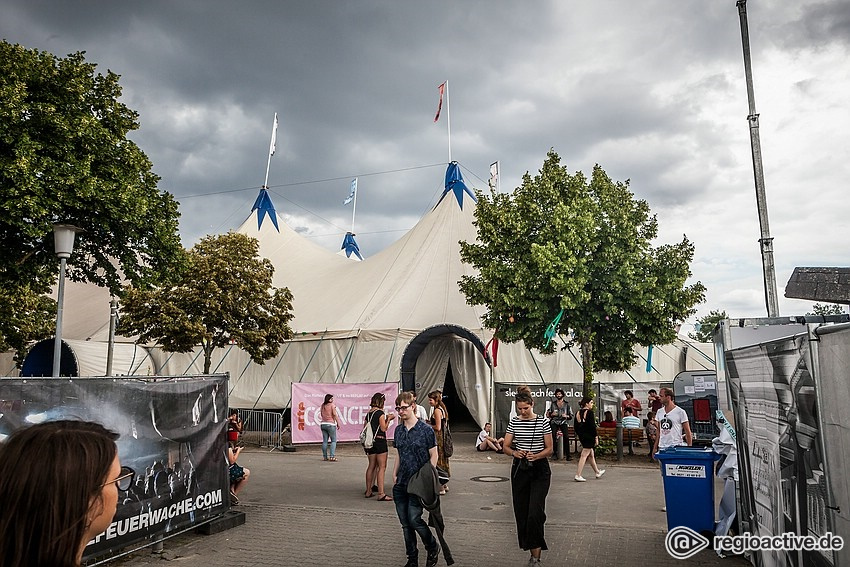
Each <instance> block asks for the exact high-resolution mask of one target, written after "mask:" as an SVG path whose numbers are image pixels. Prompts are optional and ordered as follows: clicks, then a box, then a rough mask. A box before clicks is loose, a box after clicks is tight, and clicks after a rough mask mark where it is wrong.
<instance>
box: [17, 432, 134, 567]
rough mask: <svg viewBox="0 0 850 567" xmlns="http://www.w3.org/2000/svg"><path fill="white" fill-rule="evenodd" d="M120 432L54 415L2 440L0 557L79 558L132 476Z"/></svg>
mask: <svg viewBox="0 0 850 567" xmlns="http://www.w3.org/2000/svg"><path fill="white" fill-rule="evenodd" d="M117 439H118V434H117V433H115V432H113V431H110V430H108V429H106V428H104V427H103V426H102V425H100V424H98V423H91V422H85V421H52V422H46V423H41V424H38V425H33V426H31V427H27V428H25V429H19V430H17V431H15V432H14V433H12V435H10V436H9V437H8V438H7V439H6V440H5V441H4V442H3V443H2V444H0V502H2V503H3V513H2V514H0V564H2V565H3V566H4V567H34V566H37V565H51V566H56V567H77V566H79V565H80V561H81V560H82V556H83V550H84V549H85V547H86V545H87V544H88V542H89V541H91V540H92V539H94V538H95V537H96V536H97V535H98V534H100V533H102V532H103V531H104V530H106V528H108V527H109V524H110V523H112V518H113V517H114V516H115V510H116V507H117V504H118V491H119V490H123V491H126V490H127V489H129V488H130V486H131V485H132V483H133V476H134V475H135V473H134V472H133V470H132V469H130V468H128V467H121V463H120V462H119V461H118V448H117V446H116V445H115V441H116V440H117Z"/></svg>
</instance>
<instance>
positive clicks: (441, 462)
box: [428, 390, 452, 495]
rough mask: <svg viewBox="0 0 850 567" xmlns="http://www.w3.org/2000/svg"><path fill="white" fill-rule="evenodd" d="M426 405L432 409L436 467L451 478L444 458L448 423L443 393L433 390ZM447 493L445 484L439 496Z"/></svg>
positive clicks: (447, 460)
mask: <svg viewBox="0 0 850 567" xmlns="http://www.w3.org/2000/svg"><path fill="white" fill-rule="evenodd" d="M428 404H429V405H430V406H431V408H433V409H432V410H431V422H430V423H431V427H433V428H434V435H436V437H437V467H439V468H441V469H443V470H444V471H446V474H447V475H448V476H449V478H451V476H452V468H451V465H450V464H449V458H448V457H447V456H446V450H445V445H444V441H445V438H446V437H445V435H446V427H448V423H449V410H448V409H446V404H445V403H444V402H443V393H442V392H440V391H439V390H434V391H433V392H431V393H430V394H428ZM448 491H449V483H448V482H446V483H445V484H444V485H443V486H442V488H440V494H442V495H445V494H446V492H448Z"/></svg>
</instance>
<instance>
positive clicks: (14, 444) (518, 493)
mask: <svg viewBox="0 0 850 567" xmlns="http://www.w3.org/2000/svg"><path fill="white" fill-rule="evenodd" d="M427 399H428V405H429V406H430V412H429V414H428V415H426V410H425V408H424V407H423V406H421V405H419V404H418V403H417V401H416V394H415V393H414V392H402V393H400V394H399V395H398V396H397V397H396V399H395V406H394V409H395V413H393V412H392V411H389V408H388V409H385V395H384V394H382V393H376V394H374V395H373V396H372V399H371V401H370V407H369V411H368V412H367V414H366V416H365V418H364V424H363V425H364V426H366V425H367V424H368V426H369V427H371V428H372V431H373V432H374V439H373V441H372V443H371V446H370V447H368V448H364V450H365V453H366V456H367V468H366V475H365V482H366V490H365V492H364V495H365V497H366V498H371V497H374V496H377V497H378V498H377V499H378V500H379V501H386V502H394V504H395V509H396V515H397V516H398V520H399V523H400V525H401V528H402V533H403V537H404V543H405V550H406V554H407V560H408V563H407V567H413V566H414V565H418V556H419V551H418V544H417V541H421V542H422V544H423V545H424V548H425V552H426V556H427V558H426V566H427V567H434V565H436V563H437V560H438V557H439V554H440V551H441V549H442V551H443V552H444V555H445V556H446V558H447V560H448V559H449V557H450V555H449V553H450V552H449V550H448V547H447V545H446V543H445V540H444V537H443V533H442V527H443V521H442V517H441V515H440V507H439V497H440V496H444V495H446V494H447V492H448V486H449V479H450V478H451V464H450V457H451V452H452V444H451V443H452V440H451V436H450V426H449V423H450V422H449V412H448V408H447V407H446V404H445V402H444V401H443V397H442V392H440V391H439V390H435V391H433V392H430V393H429V394H428V397H427ZM594 406H595V403H594V400H593V399H592V398H590V397H584V398H582V399H581V401H580V402H579V405H578V408H577V411H576V412H575V414H573V412H572V410H571V408H570V406H569V403H568V402H567V401H566V400H565V394H564V392H563V390H561V389H558V390H556V391H555V396H554V398H553V399H552V400H551V401H550V403H549V404H548V407H547V408H545V409H544V411H542V412H540V411H538V410H536V409H535V399H534V397H533V396H532V394H531V391H530V390H529V389H528V388H527V387H523V386H520V387H519V388H517V392H516V395H515V397H514V407H515V415H513V416H512V417H511V419H510V421H509V423H508V424H507V427H506V430H505V435H504V437H495V436H494V435H493V431H492V424H490V423H486V424H485V425H484V428H483V429H482V430H481V432H480V434H479V435H478V438H477V439H476V442H475V448H476V450H477V451H480V452H484V451H492V452H494V453H503V454H505V455H506V456H507V457H510V459H511V463H510V482H511V498H512V505H513V511H514V516H515V520H516V529H517V543H518V545H519V547H520V548H521V549H522V550H525V551H527V552H528V553H529V556H528V564H529V565H537V564H539V563H540V562H541V554H542V551H545V550H546V549H547V544H546V538H545V522H546V498H547V495H548V492H549V488H550V485H551V479H552V472H551V469H550V466H549V461H550V460H556V459H557V457H556V455H555V451H554V447H555V440H556V439H557V438H558V436H559V434H560V435H561V436H562V437H563V439H564V440H565V441H566V439H567V430H568V428H569V423H570V420H572V427H573V430H574V432H575V436H576V438H577V439H578V441H579V443H580V444H581V454H580V456H579V459H578V467H577V471H576V475H575V477H574V478H575V481H577V482H585V481H586V479H585V478H584V476H583V472H584V468H585V466H589V467H590V468H591V469H592V471H593V473H594V474H595V477H596V478H597V479H599V478H601V477H602V476H603V475H604V474H605V469H600V468H599V466H598V465H597V462H596V456H595V449H596V448H597V447H598V446H599V428H600V427H603V426H604V424H605V423H606V422H607V421H613V415H610V412H605V413H606V416H605V418H606V419H604V420H603V421H602V422H601V423H599V424H597V421H596V416H595V414H594ZM647 407H648V408H650V411H649V412H648V413H647V417H646V420H645V422H643V423H642V422H641V420H640V417H639V413H640V411H642V409H643V408H642V406H641V404H640V402H638V401H637V400H636V399H635V398H634V396H633V395H632V392H630V391H627V392H625V399H624V400H623V402H622V408H621V409H622V416H623V417H622V420H621V424H622V426H623V427H625V428H640V427H644V428H645V432H646V438H647V440H648V442H649V444H650V448H651V452H650V455H653V454H654V453H655V452H657V451H659V450H664V449H665V448H668V447H672V446H675V445H690V444H691V443H692V435H691V430H690V427H689V423H688V416H687V413H686V412H685V411H684V410H682V409H681V408H680V407H678V406H676V404H675V402H674V398H673V392H672V390H671V389H670V388H661V389H660V392H659V393H656V392H655V390H650V392H649V397H648V400H647ZM320 415H321V422H320V427H321V430H322V456H323V459H324V460H326V461H336V445H337V435H336V430H337V428H338V427H339V425H340V417H339V411H338V409H337V408H336V406H335V404H334V401H333V395H331V394H327V395H326V396H325V398H324V402H323V404H322V406H321V408H320ZM396 418H397V419H398V424H397V427H396V428H395V432H394V435H393V448H394V449H395V450H396V451H397V453H398V455H397V458H396V459H395V461H394V466H393V470H392V485H391V486H392V490H387V488H386V485H385V476H386V468H387V457H388V453H389V443H388V439H387V431H388V429H389V428H390V425H391V424H392V423H393V421H394V420H395V419H396ZM615 426H616V422H615ZM243 427H244V424H243V423H242V421H241V419H240V417H239V413H238V411H236V410H231V412H230V414H229V416H228V420H227V426H226V436H227V437H226V439H227V449H226V453H227V454H226V456H227V465H228V473H229V483H230V499H231V503H232V504H238V503H239V493H240V491H241V490H242V489H243V488H244V487H245V484H246V482H247V481H248V478H249V476H250V470H249V469H248V468H246V467H243V466H241V465H240V464H239V463H238V459H239V456H240V454H241V453H242V451H243V449H244V447H243V444H242V443H241V439H240V436H241V434H242V431H243ZM117 439H118V435H117V434H115V433H114V432H112V431H109V430H107V429H105V428H104V427H103V426H101V425H99V424H96V423H90V422H81V421H56V422H47V423H43V424H39V425H34V426H30V427H27V428H24V429H20V430H18V431H16V432H15V433H13V434H12V435H11V436H10V437H9V438H7V439H6V440H5V441H4V442H3V443H2V444H0V501H2V502H4V505H5V507H6V510H5V512H6V513H5V514H3V515H2V516H0V560H2V561H3V563H2V564H3V565H9V566H20V567H24V566H28V565H48V564H49V565H63V566H64V565H67V566H77V565H79V564H80V561H81V558H82V555H83V551H84V549H85V547H86V544H87V543H88V542H89V541H91V540H92V539H93V538H94V537H95V536H96V535H98V534H100V533H101V532H103V531H104V530H105V529H106V527H108V526H109V524H110V523H111V522H112V519H113V516H114V515H115V511H116V508H117V504H118V503H119V498H124V503H127V502H128V500H132V499H133V494H136V493H137V492H139V494H141V495H142V496H139V498H142V497H147V492H148V491H150V492H151V493H152V494H153V495H154V496H156V491H157V488H156V487H157V486H158V484H157V482H158V481H157V480H156V479H157V478H158V477H159V476H162V478H167V477H169V474H170V476H171V477H174V478H177V479H178V480H179V478H178V477H180V476H181V472H182V471H180V470H177V469H175V470H170V471H169V470H167V469H166V468H165V467H164V465H162V466H161V467H160V469H161V470H156V469H157V466H158V464H157V463H154V465H153V466H152V467H149V468H148V469H147V470H145V471H143V472H142V474H141V475H139V476H138V477H137V476H136V473H135V471H133V470H132V469H130V468H128V467H122V466H121V463H120V461H119V458H118V453H117V446H116V440H117ZM565 444H566V443H565ZM564 453H565V458H567V459H568V458H569V456H568V455H569V453H570V450H569V447H568V446H567V447H565V450H564ZM488 458H489V457H488ZM178 468H179V467H178ZM63 470H75V471H78V472H79V474H78V476H77V477H76V478H73V479H70V478H68V477H67V475H64V474H62V471H63ZM167 473H169V474H167ZM186 476H189V477H191V471H190V472H188V473H187V475H186ZM162 484H165V482H163V483H162ZM176 485H178V483H177V482H168V489H169V490H174V489H175V486H176ZM426 508H427V509H428V511H429V512H430V513H431V520H430V524H431V526H433V527H434V528H435V529H436V532H437V537H435V536H434V534H433V533H432V531H431V527H429V524H428V523H426V522H425V521H424V520H423V518H422V515H423V512H424V510H425V509H426ZM435 514H436V515H437V518H438V521H437V522H436V523H435V522H434V517H435ZM47 515H51V517H50V518H49V519H48V517H47Z"/></svg>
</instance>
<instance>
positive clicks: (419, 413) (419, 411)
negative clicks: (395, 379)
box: [411, 392, 428, 421]
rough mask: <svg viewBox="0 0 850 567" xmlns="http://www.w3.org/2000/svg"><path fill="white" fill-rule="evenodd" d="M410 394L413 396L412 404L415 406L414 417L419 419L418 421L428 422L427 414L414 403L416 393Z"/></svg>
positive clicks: (417, 403)
mask: <svg viewBox="0 0 850 567" xmlns="http://www.w3.org/2000/svg"><path fill="white" fill-rule="evenodd" d="M411 393H412V394H413V403H414V404H416V417H417V418H419V421H428V412H427V411H425V408H423V407H422V406H420V405H419V402H417V401H416V392H411Z"/></svg>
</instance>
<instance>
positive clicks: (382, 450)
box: [364, 392, 395, 502]
mask: <svg viewBox="0 0 850 567" xmlns="http://www.w3.org/2000/svg"><path fill="white" fill-rule="evenodd" d="M385 401H386V396H384V394H381V393H380V392H378V393H376V394H375V395H373V396H372V401H371V402H370V403H369V413H367V414H366V419H365V421H364V425H365V424H366V423H369V424H371V428H372V432H373V434H374V440H373V441H372V446H371V447H370V448H369V449H364V450H365V451H366V457H367V458H368V459H369V464H368V465H367V466H366V494H365V496H366V498H372V496H374V495H375V491H376V490H377V491H378V500H380V501H382V502H391V501H392V499H393V497H392V496H389V495H388V494H387V493H386V492H385V491H384V477H385V476H386V472H387V456H388V453H389V446H388V445H387V429H389V427H390V423H391V422H392V420H393V419H394V418H395V414H392V413H385V412H384V402H385Z"/></svg>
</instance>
